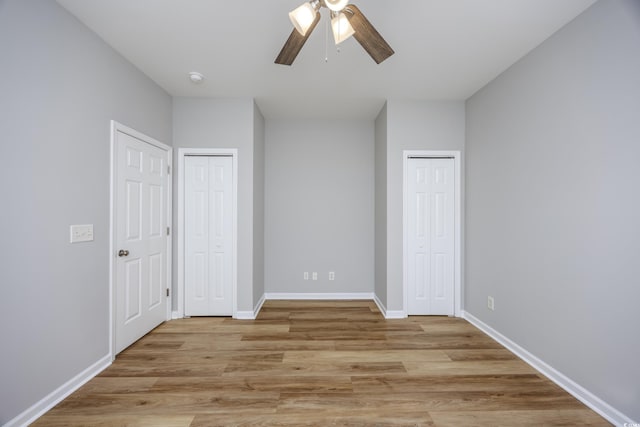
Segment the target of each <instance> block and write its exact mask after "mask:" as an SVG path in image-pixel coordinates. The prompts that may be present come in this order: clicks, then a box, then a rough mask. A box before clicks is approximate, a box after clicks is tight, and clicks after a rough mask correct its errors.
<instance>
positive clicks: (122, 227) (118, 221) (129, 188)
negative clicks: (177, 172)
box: [114, 130, 170, 354]
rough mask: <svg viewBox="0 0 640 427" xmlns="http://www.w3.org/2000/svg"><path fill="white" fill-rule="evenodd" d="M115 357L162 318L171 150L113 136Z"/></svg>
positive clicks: (126, 135)
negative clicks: (114, 162)
mask: <svg viewBox="0 0 640 427" xmlns="http://www.w3.org/2000/svg"><path fill="white" fill-rule="evenodd" d="M114 148H115V161H116V164H115V173H116V177H115V194H114V201H115V216H116V218H115V221H114V231H115V252H116V253H115V254H114V255H115V258H116V261H115V263H116V267H115V271H116V281H115V289H114V293H115V295H114V301H115V320H114V323H115V331H114V333H115V354H117V353H119V352H121V351H122V350H124V349H125V348H127V347H128V346H129V345H131V344H132V343H133V342H135V341H136V340H138V339H139V338H140V337H142V336H143V335H145V334H146V333H147V332H149V331H150V330H152V329H153V328H155V327H156V326H157V325H158V324H160V323H162V322H163V321H164V320H166V317H167V268H168V267H167V239H168V237H167V234H168V229H167V212H168V211H167V207H168V203H169V201H168V198H169V185H168V178H167V176H168V173H169V171H168V159H169V155H170V151H168V150H165V149H162V148H159V147H157V146H154V145H151V144H149V143H146V142H143V141H142V140H140V139H138V138H135V137H133V136H130V135H128V134H126V133H123V132H121V131H120V130H117V131H116V132H115V147H114Z"/></svg>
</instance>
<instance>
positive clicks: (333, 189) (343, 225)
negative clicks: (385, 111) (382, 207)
mask: <svg viewBox="0 0 640 427" xmlns="http://www.w3.org/2000/svg"><path fill="white" fill-rule="evenodd" d="M373 169H374V123H373V121H341V120H324V121H323V120H320V121H318V120H267V125H266V188H265V194H266V197H265V230H266V236H265V239H266V240H265V259H266V270H265V277H266V279H265V288H266V292H293V293H351V292H367V293H371V292H373V272H374V267H373V242H374V225H373V217H374V208H373V204H374V200H373V192H374V188H373V187H374V172H373ZM305 271H308V272H309V273H310V274H311V272H313V271H316V272H318V280H317V281H313V280H311V277H310V278H309V280H308V281H304V280H303V272H305ZM329 271H334V272H335V274H336V276H335V281H329V280H328V272H329Z"/></svg>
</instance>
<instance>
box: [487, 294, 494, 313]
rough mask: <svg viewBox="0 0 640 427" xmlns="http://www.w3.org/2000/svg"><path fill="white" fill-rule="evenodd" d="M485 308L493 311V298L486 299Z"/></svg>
mask: <svg viewBox="0 0 640 427" xmlns="http://www.w3.org/2000/svg"><path fill="white" fill-rule="evenodd" d="M487 308H488V309H489V310H491V311H493V310H495V308H496V305H495V301H494V300H493V297H487Z"/></svg>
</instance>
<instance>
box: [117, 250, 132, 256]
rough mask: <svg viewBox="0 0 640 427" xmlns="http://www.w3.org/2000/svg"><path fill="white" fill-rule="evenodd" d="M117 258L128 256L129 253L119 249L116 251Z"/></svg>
mask: <svg viewBox="0 0 640 427" xmlns="http://www.w3.org/2000/svg"><path fill="white" fill-rule="evenodd" d="M118 256H129V251H128V250H126V249H120V250H119V251H118Z"/></svg>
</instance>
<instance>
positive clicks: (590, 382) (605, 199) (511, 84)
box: [466, 0, 640, 420]
mask: <svg viewBox="0 0 640 427" xmlns="http://www.w3.org/2000/svg"><path fill="white" fill-rule="evenodd" d="M639 52H640V2H638V1H637V0H615V1H614V0H606V1H604V0H603V1H600V2H597V3H596V4H595V5H594V6H592V7H591V8H590V9H588V10H587V11H586V12H585V13H583V14H582V15H581V16H579V17H578V18H577V19H575V20H574V21H573V22H572V23H570V24H569V25H567V26H566V27H565V28H563V29H562V30H560V31H559V32H558V33H556V34H555V35H554V36H552V37H551V38H550V39H548V40H547V41H546V42H545V43H543V44H542V45H541V46H539V47H538V48H537V49H535V50H534V51H533V52H531V53H530V54H529V55H527V56H526V57H525V58H524V59H522V60H521V61H520V62H518V63H517V64H516V65H514V66H513V67H511V68H510V69H509V70H508V71H507V72H505V73H504V74H502V75H501V76H500V77H498V78H497V79H496V80H495V81H493V82H492V83H491V84H489V85H488V86H487V87H485V88H484V89H483V90H481V91H480V92H478V93H477V94H476V95H474V96H473V97H472V98H471V99H469V100H468V102H467V124H468V128H467V162H468V163H467V165H468V167H467V262H466V267H467V268H466V310H467V311H468V312H470V313H471V314H473V315H474V316H476V317H478V318H479V319H480V320H482V321H483V322H485V323H487V324H488V325H490V326H491V327H493V328H494V329H496V330H497V331H499V332H500V333H502V334H504V335H505V336H507V337H508V338H510V339H511V340H513V341H515V342H516V343H518V344H519V345H521V346H522V347H524V348H525V349H526V350H528V351H530V352H531V353H533V354H534V355H536V356H537V357H539V358H540V359H542V360H543V361H545V362H546V363H548V364H549V365H551V366H552V367H554V368H555V369H557V370H559V371H560V372H562V373H563V374H565V375H566V376H568V377H569V378H570V379H572V380H574V381H576V382H577V383H578V384H580V385H582V386H583V387H585V388H586V389H588V390H589V391H591V392H592V393H594V394H595V395H597V396H599V397H600V398H602V399H603V400H605V401H606V402H608V403H609V404H611V405H613V406H614V407H616V408H618V409H619V410H621V411H622V412H624V413H626V414H627V416H629V417H631V418H632V419H635V420H640V405H638V402H640V369H639V368H638V355H640V339H639V338H638V333H637V325H638V301H640V286H638V285H639V281H638V280H639V279H638V278H639V277H640V263H639V262H638V259H639V257H640V246H639V244H638V242H640V227H638V219H639V218H640V198H639V197H638V184H639V183H640V168H638V160H639V159H640V55H639ZM488 295H491V296H493V297H494V298H495V307H496V308H495V311H494V312H490V311H488V310H487V309H486V301H487V296H488Z"/></svg>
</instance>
